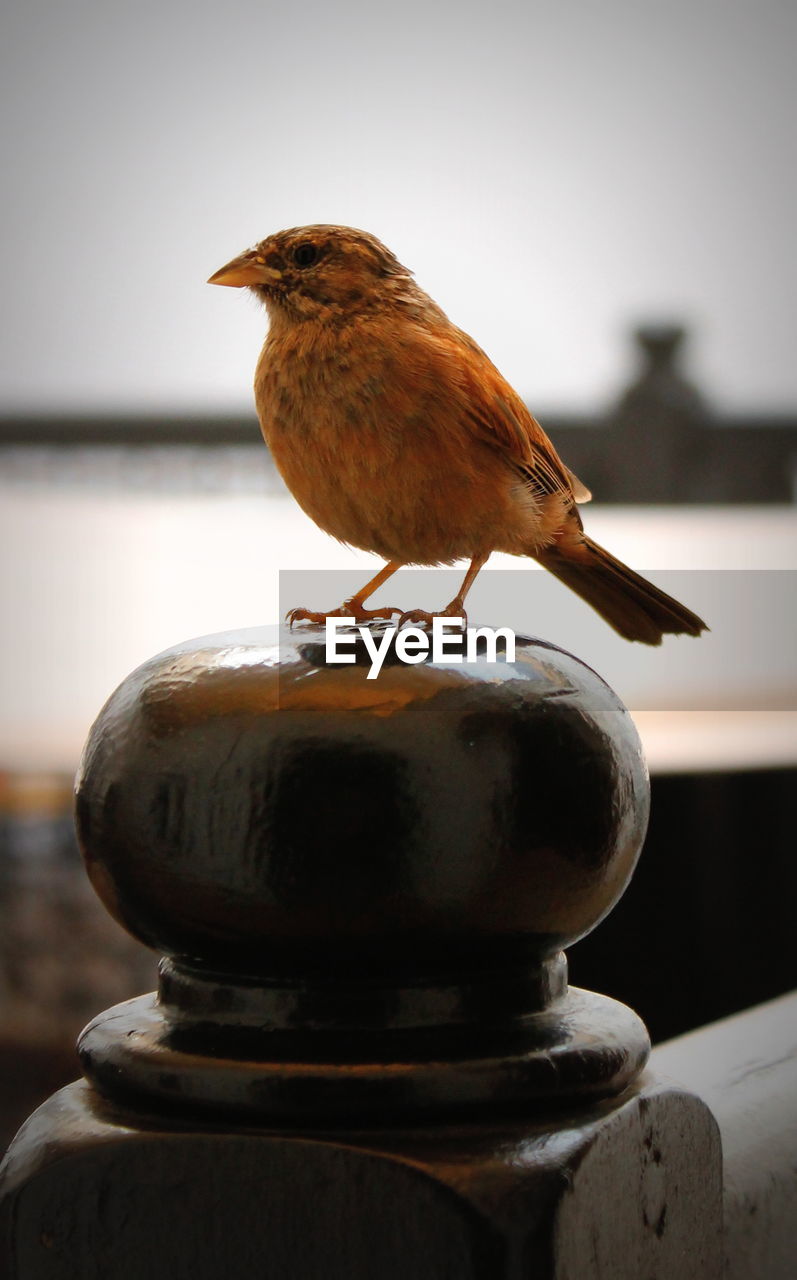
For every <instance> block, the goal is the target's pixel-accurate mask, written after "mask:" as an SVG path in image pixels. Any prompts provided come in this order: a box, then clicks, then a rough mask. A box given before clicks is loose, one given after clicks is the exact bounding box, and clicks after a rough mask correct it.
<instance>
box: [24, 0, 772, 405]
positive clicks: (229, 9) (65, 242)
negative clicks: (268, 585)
mask: <svg viewBox="0 0 797 1280" xmlns="http://www.w3.org/2000/svg"><path fill="white" fill-rule="evenodd" d="M6 11H7V14H8V17H7V18H6V21H5V31H4V38H3V50H4V51H3V59H4V61H5V63H6V65H5V66H4V67H3V68H0V75H1V76H2V94H3V98H4V103H3V109H2V130H3V161H2V163H3V178H4V188H5V192H4V196H3V212H4V232H3V237H2V281H3V302H4V308H3V312H4V315H3V323H4V334H3V337H2V343H1V344H0V356H1V358H2V389H1V392H0V394H1V396H2V401H1V403H0V412H11V411H15V410H20V409H25V410H30V411H36V410H40V409H53V408H57V409H61V410H65V411H75V410H78V411H80V410H83V409H95V410H96V409H108V408H110V409H128V410H129V409H159V408H165V409H175V408H178V409H179V408H187V409H192V410H199V411H202V410H207V411H215V410H227V409H230V410H238V409H245V408H246V407H248V406H249V405H250V404H251V379H252V371H253V366H254V361H255V358H256V354H257V350H258V348H259V345H260V342H261V340H262V336H263V333H264V329H265V317H264V316H263V315H262V314H261V313H260V312H259V311H258V309H257V307H256V305H255V303H254V302H253V301H250V299H249V298H248V297H246V296H244V295H242V294H241V293H240V292H238V291H236V290H221V289H213V288H210V287H208V286H206V285H205V283H204V281H205V279H206V277H207V276H208V275H209V274H210V273H211V272H212V271H213V270H215V269H216V268H217V267H219V266H220V265H221V264H222V263H223V262H225V261H226V260H227V259H228V258H230V257H231V256H232V255H233V254H234V253H236V252H237V251H238V250H240V249H242V248H244V247H245V246H246V245H248V244H250V243H252V242H253V241H255V240H258V239H261V238H262V237H263V236H265V235H267V234H268V233H269V232H271V231H274V230H277V229H279V228H281V227H286V226H293V225H296V224H300V223H304V222H342V223H349V224H351V225H354V226H360V227H364V228H366V229H368V230H370V231H373V232H374V233H376V234H377V235H378V236H380V237H381V238H382V239H383V240H385V241H386V243H387V244H389V245H390V247H391V248H392V249H393V250H394V251H395V252H396V253H397V254H398V256H399V257H400V258H401V259H402V261H404V262H405V263H406V264H407V265H408V266H410V267H412V268H413V269H414V270H415V272H416V275H417V278H418V280H419V282H420V283H421V285H422V286H423V287H424V288H426V289H427V290H428V291H429V292H430V293H432V294H433V295H434V296H435V297H436V298H437V300H438V301H439V302H440V303H441V304H442V305H443V306H444V308H445V309H446V310H447V311H448V313H449V314H450V315H451V317H452V318H453V319H454V320H455V321H456V322H457V323H459V324H460V325H462V327H464V328H466V329H467V330H469V331H470V332H471V333H472V334H473V335H474V336H475V337H476V338H477V340H478V341H479V342H480V343H481V345H482V346H484V347H485V348H486V349H487V351H488V352H489V353H490V355H491V356H492V357H493V359H494V360H495V361H496V363H497V364H498V365H499V367H500V368H501V369H502V370H503V371H504V372H505V373H506V374H507V375H508V376H509V378H510V379H511V381H512V382H513V383H514V384H515V385H516V386H517V387H518V389H519V390H520V391H521V392H522V393H523V394H524V395H525V396H526V397H527V398H528V399H529V400H530V401H531V403H532V404H535V405H537V406H541V407H558V408H562V409H568V408H571V409H587V410H589V409H593V408H600V407H602V406H603V405H604V404H605V402H606V400H607V398H609V397H611V396H612V395H613V394H614V393H615V391H616V390H617V389H618V386H619V384H620V383H621V382H622V381H623V379H624V378H626V377H627V376H628V373H629V369H630V365H629V353H628V347H627V343H626V340H625V332H626V330H627V328H628V326H629V325H630V324H632V323H634V322H636V321H638V320H641V319H650V318H653V319H663V318H677V319H683V320H684V321H686V322H687V323H688V324H690V325H691V326H692V327H693V329H694V340H693V343H692V347H691V354H690V368H691V371H692V372H693V373H694V375H695V376H697V377H698V379H699V380H700V383H701V385H702V386H703V387H704V388H705V389H706V390H707V391H708V393H709V394H710V395H711V396H712V397H713V398H714V400H715V401H716V402H717V403H718V405H719V406H720V407H723V408H727V409H734V410H736V409H738V410H741V409H744V408H756V409H775V410H778V409H790V408H791V409H793V408H794V407H795V406H796V405H797V359H795V338H796V337H797V320H796V319H795V297H796V296H797V288H795V285H796V284H797V280H795V253H794V228H795V226H796V225H797V208H796V207H795V205H796V204H797V201H796V200H795V155H794V143H793V136H794V115H795V89H794V85H795V75H794V65H795V45H796V43H797V42H796V41H795V32H796V30H797V9H796V8H795V6H794V5H793V4H792V3H789V2H787V0H783V2H782V3H780V2H778V0H755V2H754V0H750V2H749V3H747V2H742V0H713V2H708V0H672V2H671V3H668V4H660V3H657V4H655V5H654V4H652V3H647V2H646V0H602V2H601V3H597V2H595V0H593V2H590V3H587V2H586V0H578V2H574V3H569V2H567V0H560V2H559V3H556V4H551V3H550V0H546V2H545V3H541V2H538V0H533V2H531V3H526V4H521V3H501V2H500V0H490V3H482V4H480V5H475V4H472V3H469V2H468V0H445V2H443V3H435V0H423V3H421V2H420V0H404V2H403V3H402V4H401V5H390V6H380V5H379V4H378V3H375V2H374V0H371V2H370V3H367V2H365V0H361V2H359V3H356V2H351V0H350V2H349V3H345V4H335V3H312V2H307V0H306V2H305V3H303V4H301V5H298V4H289V3H283V4H279V5H276V4H268V3H252V2H251V0H228V2H227V3H225V4H219V3H213V4H209V3H203V2H202V0H137V3H135V4H134V3H130V2H129V0H125V2H124V3H120V2H119V0H68V2H67V3H63V2H61V3H56V0H11V4H10V5H9V4H8V3H7V5H6Z"/></svg>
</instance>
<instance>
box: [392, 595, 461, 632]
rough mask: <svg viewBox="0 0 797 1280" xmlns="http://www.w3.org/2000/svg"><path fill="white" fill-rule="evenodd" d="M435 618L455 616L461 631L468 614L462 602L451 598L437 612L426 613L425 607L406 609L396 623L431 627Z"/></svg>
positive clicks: (401, 625) (403, 625)
mask: <svg viewBox="0 0 797 1280" xmlns="http://www.w3.org/2000/svg"><path fill="white" fill-rule="evenodd" d="M435 618H452V619H453V618H457V619H458V620H459V621H460V623H461V624H462V630H463V631H464V630H465V628H466V627H467V625H468V615H467V613H466V612H465V610H464V608H463V606H462V602H461V601H458V600H452V602H451V604H450V605H448V607H447V608H445V609H441V610H440V611H439V613H427V611H426V610H425V609H408V610H407V612H406V613H402V615H401V617H400V618H399V621H398V624H399V626H400V627H405V626H415V627H418V626H420V627H431V626H432V624H433V622H434V619H435Z"/></svg>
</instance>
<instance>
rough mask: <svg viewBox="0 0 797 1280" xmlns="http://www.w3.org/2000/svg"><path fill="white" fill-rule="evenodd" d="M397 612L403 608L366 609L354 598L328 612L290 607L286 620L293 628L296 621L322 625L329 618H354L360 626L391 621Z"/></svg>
mask: <svg viewBox="0 0 797 1280" xmlns="http://www.w3.org/2000/svg"><path fill="white" fill-rule="evenodd" d="M397 613H401V610H400V609H396V608H394V607H391V606H390V605H382V606H381V607H380V608H379V609H366V608H364V606H363V605H362V604H360V602H359V601H358V600H355V599H352V600H344V601H343V604H341V605H338V607H337V609H330V610H329V612H328V613H316V612H314V611H313V610H312V609H301V608H299V609H289V610H288V612H287V613H286V615H285V621H286V622H287V623H288V626H289V627H291V628H292V627H293V625H294V623H296V622H310V623H312V624H314V625H315V626H320V625H321V624H322V623H324V622H326V620H327V618H353V619H354V621H355V624H357V625H358V626H359V625H360V624H361V623H368V622H389V621H390V619H391V618H392V617H393V616H394V614H397Z"/></svg>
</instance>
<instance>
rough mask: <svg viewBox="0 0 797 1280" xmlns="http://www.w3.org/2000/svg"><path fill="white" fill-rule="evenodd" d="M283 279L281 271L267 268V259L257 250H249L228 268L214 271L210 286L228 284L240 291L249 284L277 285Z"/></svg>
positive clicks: (234, 259) (228, 265)
mask: <svg viewBox="0 0 797 1280" xmlns="http://www.w3.org/2000/svg"><path fill="white" fill-rule="evenodd" d="M281 277H282V272H281V271H277V270H276V269H275V268H274V267H267V266H266V260H265V258H264V257H263V255H262V254H261V253H258V251H257V249H247V250H246V252H245V253H239V254H238V257H237V258H233V260H232V262H228V263H227V265H226V267H221V268H220V269H219V270H218V271H214V273H213V275H212V276H211V277H210V279H209V280H208V284H228V285H231V286H232V287H233V288H236V289H240V288H242V287H243V286H244V285H247V284H276V283H277V281H278V280H280V279H281Z"/></svg>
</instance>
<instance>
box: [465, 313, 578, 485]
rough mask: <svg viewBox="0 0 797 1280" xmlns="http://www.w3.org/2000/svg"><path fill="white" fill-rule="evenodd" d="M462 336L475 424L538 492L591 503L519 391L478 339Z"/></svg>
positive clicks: (470, 412)
mask: <svg viewBox="0 0 797 1280" xmlns="http://www.w3.org/2000/svg"><path fill="white" fill-rule="evenodd" d="M456 335H457V340H458V345H460V348H461V353H462V356H463V357H464V358H462V359H461V360H460V361H459V364H460V369H461V376H462V380H463V383H464V389H465V392H466V395H467V403H468V407H467V410H466V414H467V417H468V421H469V424H470V426H471V427H472V429H473V430H474V431H476V433H477V434H478V435H479V436H480V438H481V439H482V440H484V441H486V442H487V443H488V444H490V445H492V446H493V447H495V448H499V449H501V450H502V451H503V452H504V453H505V454H506V455H507V457H508V460H509V461H510V462H511V463H512V465H513V466H514V467H515V468H516V469H517V470H518V471H519V472H520V474H521V475H522V477H523V479H524V480H525V481H526V483H527V484H528V486H529V488H530V489H531V490H532V492H533V493H535V494H536V495H538V496H540V497H542V496H544V495H545V494H561V495H565V496H567V497H572V498H574V499H575V501H576V502H589V500H590V498H591V497H592V494H591V493H590V491H589V489H588V488H587V486H586V485H585V484H583V483H582V482H581V481H580V480H579V478H578V476H576V475H574V474H573V472H572V471H571V470H570V468H569V467H566V466H565V464H564V463H563V462H562V459H561V458H560V457H559V454H558V453H557V452H556V450H555V449H554V447H553V445H552V444H551V442H550V440H549V439H548V437H547V435H546V434H545V432H544V431H543V429H542V427H541V426H540V424H539V422H538V421H537V419H536V418H535V417H534V416H533V415H532V414H531V413H530V412H529V410H528V408H527V407H526V405H525V404H524V403H523V401H522V400H521V398H520V396H519V395H518V394H517V392H516V391H514V390H513V389H512V387H510V385H509V383H508V382H507V381H506V379H505V378H504V377H503V376H502V375H501V374H500V373H499V372H498V370H497V369H496V367H495V365H494V364H493V363H492V361H491V360H490V359H489V358H488V356H486V355H485V353H484V352H483V351H482V349H481V348H480V347H479V346H477V344H476V343H475V342H474V341H473V339H472V338H470V337H469V336H468V335H467V334H465V333H462V331H461V330H457V331H456ZM463 348H464V350H462V349H463ZM452 354H453V353H452Z"/></svg>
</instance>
